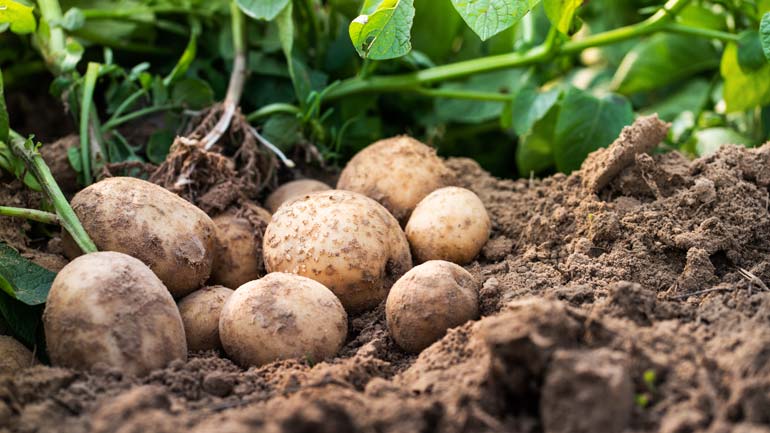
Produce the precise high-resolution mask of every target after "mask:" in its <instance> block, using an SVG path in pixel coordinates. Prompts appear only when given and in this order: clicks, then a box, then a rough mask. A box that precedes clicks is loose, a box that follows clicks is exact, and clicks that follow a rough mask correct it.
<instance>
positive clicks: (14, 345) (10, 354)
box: [0, 335, 37, 374]
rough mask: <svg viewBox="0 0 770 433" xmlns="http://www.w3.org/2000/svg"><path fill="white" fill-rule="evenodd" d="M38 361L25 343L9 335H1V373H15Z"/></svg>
mask: <svg viewBox="0 0 770 433" xmlns="http://www.w3.org/2000/svg"><path fill="white" fill-rule="evenodd" d="M36 363H37V360H36V359H35V356H34V355H33V354H32V352H30V351H29V349H27V348H26V347H24V345H23V344H21V343H19V342H18V341H16V339H15V338H13V337H10V336H8V335H0V374H3V373H15V372H17V371H19V370H21V369H24V368H27V367H31V366H33V365H35V364H36Z"/></svg>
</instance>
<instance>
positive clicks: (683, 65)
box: [612, 33, 719, 95]
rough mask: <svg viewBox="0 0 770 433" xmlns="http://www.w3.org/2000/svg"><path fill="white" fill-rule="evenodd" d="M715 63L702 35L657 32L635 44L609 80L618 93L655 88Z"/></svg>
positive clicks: (710, 66)
mask: <svg viewBox="0 0 770 433" xmlns="http://www.w3.org/2000/svg"><path fill="white" fill-rule="evenodd" d="M718 65H719V57H718V55H717V52H716V50H715V49H714V47H713V46H712V45H711V43H710V42H709V41H708V40H706V39H703V38H693V37H691V36H684V35H674V34H665V33H659V34H656V35H654V36H651V37H650V38H648V39H646V40H644V41H642V42H640V43H639V44H637V45H636V46H635V47H634V48H633V49H632V50H631V51H630V52H629V53H628V54H627V55H626V56H625V57H624V58H623V61H622V62H621V64H620V66H619V67H618V70H617V72H616V73H615V77H614V78H613V80H612V88H613V89H615V91H617V92H618V93H622V94H624V95H630V94H633V93H639V92H645V91H648V90H653V89H658V88H660V87H664V86H666V85H668V84H671V83H674V82H676V81H679V80H681V79H683V78H687V77H690V76H692V75H694V74H697V73H699V72H703V71H706V70H709V69H712V68H716V67H717V66H718Z"/></svg>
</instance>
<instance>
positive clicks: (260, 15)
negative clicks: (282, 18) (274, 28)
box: [236, 0, 290, 21]
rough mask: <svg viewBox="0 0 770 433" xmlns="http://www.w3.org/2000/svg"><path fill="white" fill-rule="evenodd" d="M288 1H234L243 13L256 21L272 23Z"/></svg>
mask: <svg viewBox="0 0 770 433" xmlns="http://www.w3.org/2000/svg"><path fill="white" fill-rule="evenodd" d="M289 1H290V0H236V3H238V7H239V8H241V10H242V11H243V13H245V14H246V15H248V16H250V17H252V18H254V19H256V20H267V21H272V20H274V19H275V17H277V16H278V14H279V13H281V11H282V10H283V9H284V8H285V7H286V5H287V4H289Z"/></svg>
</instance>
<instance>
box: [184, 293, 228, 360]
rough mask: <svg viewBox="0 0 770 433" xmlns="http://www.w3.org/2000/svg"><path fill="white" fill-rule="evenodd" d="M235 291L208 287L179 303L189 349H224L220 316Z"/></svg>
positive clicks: (191, 294)
mask: <svg viewBox="0 0 770 433" xmlns="http://www.w3.org/2000/svg"><path fill="white" fill-rule="evenodd" d="M232 294H233V291H232V290H230V289H228V288H227V287H222V286H207V287H204V288H202V289H199V290H196V291H194V292H192V293H190V294H189V295H187V296H185V297H184V298H182V299H181V300H180V301H179V304H178V306H179V314H180V315H181V316H182V323H183V324H184V334H185V336H186V337H187V348H188V349H190V350H214V349H219V348H221V347H222V343H221V342H220V341H219V315H220V314H221V313H222V307H224V305H225V302H227V300H228V299H229V298H230V295H232Z"/></svg>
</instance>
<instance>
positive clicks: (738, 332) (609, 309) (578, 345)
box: [0, 119, 770, 433]
mask: <svg viewBox="0 0 770 433" xmlns="http://www.w3.org/2000/svg"><path fill="white" fill-rule="evenodd" d="M645 121H647V122H648V123H647V124H644V122H640V123H637V124H636V125H635V126H634V127H633V129H628V130H626V131H625V132H624V134H623V135H622V136H621V138H620V139H619V141H618V142H616V144H615V145H613V147H612V148H611V149H610V150H608V151H600V152H597V153H595V154H593V155H592V156H591V157H590V158H589V160H587V161H586V163H585V164H584V169H583V170H581V171H579V172H576V173H574V174H572V175H570V176H565V175H555V176H553V177H550V178H546V179H542V180H531V181H527V180H520V181H510V180H500V179H495V178H493V177H491V176H490V175H488V174H487V173H485V172H484V171H483V170H482V169H481V168H480V167H479V166H478V165H477V164H476V163H475V162H473V161H470V160H466V159H453V160H450V161H449V165H450V167H451V168H452V169H453V170H454V171H455V173H456V174H457V175H458V177H459V180H460V183H461V185H462V186H465V187H467V188H470V189H472V190H473V191H475V192H476V193H477V194H478V195H479V196H480V197H481V199H482V200H483V201H484V203H485V205H486V206H487V209H488V210H489V213H490V216H491V217H492V221H493V236H492V239H491V240H490V241H489V243H488V244H487V245H486V247H485V248H484V250H483V251H482V255H481V256H480V257H479V259H478V261H477V262H475V263H473V264H471V265H469V266H467V269H468V270H469V271H470V272H471V273H473V274H474V275H475V276H476V277H477V278H479V279H480V280H481V281H482V282H483V288H482V290H481V300H482V318H481V319H480V320H478V321H474V322H469V323H466V324H465V325H462V326H460V327H458V328H456V329H453V330H450V332H449V333H448V334H447V335H446V336H445V337H444V338H443V339H442V340H440V341H439V342H437V343H435V344H434V345H432V346H431V347H429V348H428V349H426V350H424V351H423V352H422V353H421V354H420V355H419V356H412V355H407V354H405V353H403V352H402V351H400V350H399V349H398V348H397V347H396V346H395V345H394V343H393V342H392V340H391V339H390V338H389V336H388V333H387V328H386V326H385V319H384V311H383V306H382V305H381V306H380V307H379V308H377V309H375V310H374V311H370V312H368V313H364V314H362V315H359V316H354V317H351V321H350V330H349V337H348V342H347V344H346V346H345V347H344V348H343V350H342V352H341V353H340V354H339V356H338V357H337V358H335V359H332V360H329V361H328V362H322V363H319V364H316V365H309V364H308V363H307V362H306V361H283V362H276V363H273V364H269V365H266V366H263V367H261V368H252V369H248V370H243V369H242V368H239V367H237V366H236V365H234V364H233V363H232V362H230V361H229V360H227V359H226V358H224V357H222V356H221V355H220V354H217V353H213V352H205V353H196V354H192V355H191V357H190V359H189V360H188V361H187V362H176V363H174V364H172V365H170V366H169V367H168V368H166V369H164V370H160V371H156V372H154V373H152V374H150V375H149V376H148V377H145V378H141V379H137V378H133V377H127V376H124V375H122V374H121V373H120V372H118V371H111V370H101V371H96V372H92V373H83V372H76V371H72V370H66V369H60V368H52V367H45V366H37V367H33V368H30V369H27V370H25V371H23V372H21V373H17V374H16V375H14V376H4V377H3V376H0V426H2V427H0V431H14V432H73V433H74V432H86V431H94V432H148V431H152V432H180V431H190V432H214V431H228V432H230V431H232V432H252V431H265V432H287V433H288V432H353V431H356V432H434V431H442V432H482V431H485V432H486V431H491V432H541V431H544V432H554V433H556V432H621V431H627V432H657V431H660V432H670V433H674V432H700V431H708V432H715V433H716V432H720V433H721V432H744V433H748V432H755V433H756V432H770V291H768V289H767V287H766V286H765V284H767V283H770V212H769V211H768V206H769V204H770V144H767V145H765V146H763V147H761V148H759V149H753V150H747V149H744V148H739V147H734V146H726V147H723V148H722V149H721V150H720V151H719V152H718V153H716V154H715V155H713V156H709V157H706V158H701V159H698V160H695V161H690V160H688V159H686V158H685V157H683V156H682V155H680V154H677V153H669V154H663V155H656V156H650V155H648V154H646V153H643V152H645V151H648V150H649V146H648V145H647V144H645V143H647V142H649V141H655V142H657V140H659V138H656V137H659V136H660V134H661V133H665V126H661V124H660V123H659V122H657V121H656V120H654V119H653V120H645ZM653 144H654V143H653ZM640 152H641V153H640Z"/></svg>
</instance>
